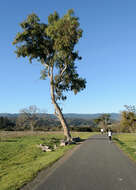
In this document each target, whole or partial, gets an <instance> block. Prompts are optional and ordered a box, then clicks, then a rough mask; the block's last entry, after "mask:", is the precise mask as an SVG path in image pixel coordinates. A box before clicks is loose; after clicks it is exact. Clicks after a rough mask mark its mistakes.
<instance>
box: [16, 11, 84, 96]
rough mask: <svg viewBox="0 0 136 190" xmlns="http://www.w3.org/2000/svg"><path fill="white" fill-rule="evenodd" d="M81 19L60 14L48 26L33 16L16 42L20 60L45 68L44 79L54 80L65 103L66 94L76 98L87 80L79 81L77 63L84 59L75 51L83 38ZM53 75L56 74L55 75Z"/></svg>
mask: <svg viewBox="0 0 136 190" xmlns="http://www.w3.org/2000/svg"><path fill="white" fill-rule="evenodd" d="M79 25H80V24H79V19H78V18H77V17H75V16H74V11H73V10H69V11H68V12H67V14H65V15H64V16H63V17H61V18H60V17H59V15H58V13H57V12H54V14H51V15H49V17H48V24H44V23H41V22H40V19H39V17H38V16H37V15H36V14H34V13H33V14H31V15H29V16H28V17H27V19H26V20H25V21H24V22H22V23H21V24H20V26H21V28H22V30H23V31H22V32H20V33H18V34H17V35H16V37H15V40H14V42H13V44H14V45H17V46H16V54H17V56H18V57H21V56H22V57H28V58H29V61H30V63H31V62H32V60H33V59H36V60H38V61H40V62H41V64H42V66H43V67H42V71H41V79H46V78H47V76H48V77H51V74H53V82H52V83H51V85H53V87H54V93H55V99H56V100H65V99H66V95H64V94H63V93H64V92H67V91H69V90H70V91H73V92H74V93H75V94H76V93H77V92H79V91H81V90H83V89H84V88H85V86H86V80H85V79H82V78H81V77H79V75H78V73H77V67H76V66H75V61H76V60H80V59H81V57H80V56H79V55H78V52H77V51H75V50H74V47H75V45H76V44H77V43H78V41H79V39H80V38H81V37H82V30H81V29H80V27H79ZM52 72H53V73H52Z"/></svg>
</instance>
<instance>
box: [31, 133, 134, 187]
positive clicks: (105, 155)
mask: <svg viewBox="0 0 136 190" xmlns="http://www.w3.org/2000/svg"><path fill="white" fill-rule="evenodd" d="M33 190H136V164H135V163H133V162H132V161H131V160H130V159H129V158H128V157H127V156H126V155H125V154H124V153H123V152H122V151H121V150H119V149H118V148H117V146H116V145H115V144H114V143H109V141H108V139H107V137H106V136H100V135H99V136H95V137H91V138H90V139H88V140H87V141H85V142H84V143H83V144H82V145H81V146H80V148H79V149H77V150H76V151H75V152H74V153H73V154H72V155H71V156H70V157H69V158H68V159H67V160H66V161H64V162H63V163H62V164H60V166H59V167H57V168H56V169H54V171H52V172H51V173H50V174H49V175H48V176H46V177H45V179H44V180H42V182H40V184H38V186H37V187H36V188H33Z"/></svg>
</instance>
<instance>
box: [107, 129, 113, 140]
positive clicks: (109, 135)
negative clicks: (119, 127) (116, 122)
mask: <svg viewBox="0 0 136 190" xmlns="http://www.w3.org/2000/svg"><path fill="white" fill-rule="evenodd" d="M108 137H109V141H111V139H112V132H111V130H109V131H108Z"/></svg>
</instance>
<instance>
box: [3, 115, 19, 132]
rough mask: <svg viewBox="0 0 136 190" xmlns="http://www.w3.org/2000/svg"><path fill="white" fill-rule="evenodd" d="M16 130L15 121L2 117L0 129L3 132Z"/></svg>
mask: <svg viewBox="0 0 136 190" xmlns="http://www.w3.org/2000/svg"><path fill="white" fill-rule="evenodd" d="M14 128H15V121H13V120H11V119H9V118H7V117H0V129H1V130H5V131H8V130H11V131H12V130H14Z"/></svg>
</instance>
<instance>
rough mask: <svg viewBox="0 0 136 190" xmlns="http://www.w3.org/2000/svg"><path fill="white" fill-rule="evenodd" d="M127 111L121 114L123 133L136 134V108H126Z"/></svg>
mask: <svg viewBox="0 0 136 190" xmlns="http://www.w3.org/2000/svg"><path fill="white" fill-rule="evenodd" d="M125 108H126V109H127V110H125V111H122V112H121V121H120V124H121V126H122V131H123V132H134V131H135V130H136V109H135V106H126V105H125Z"/></svg>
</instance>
